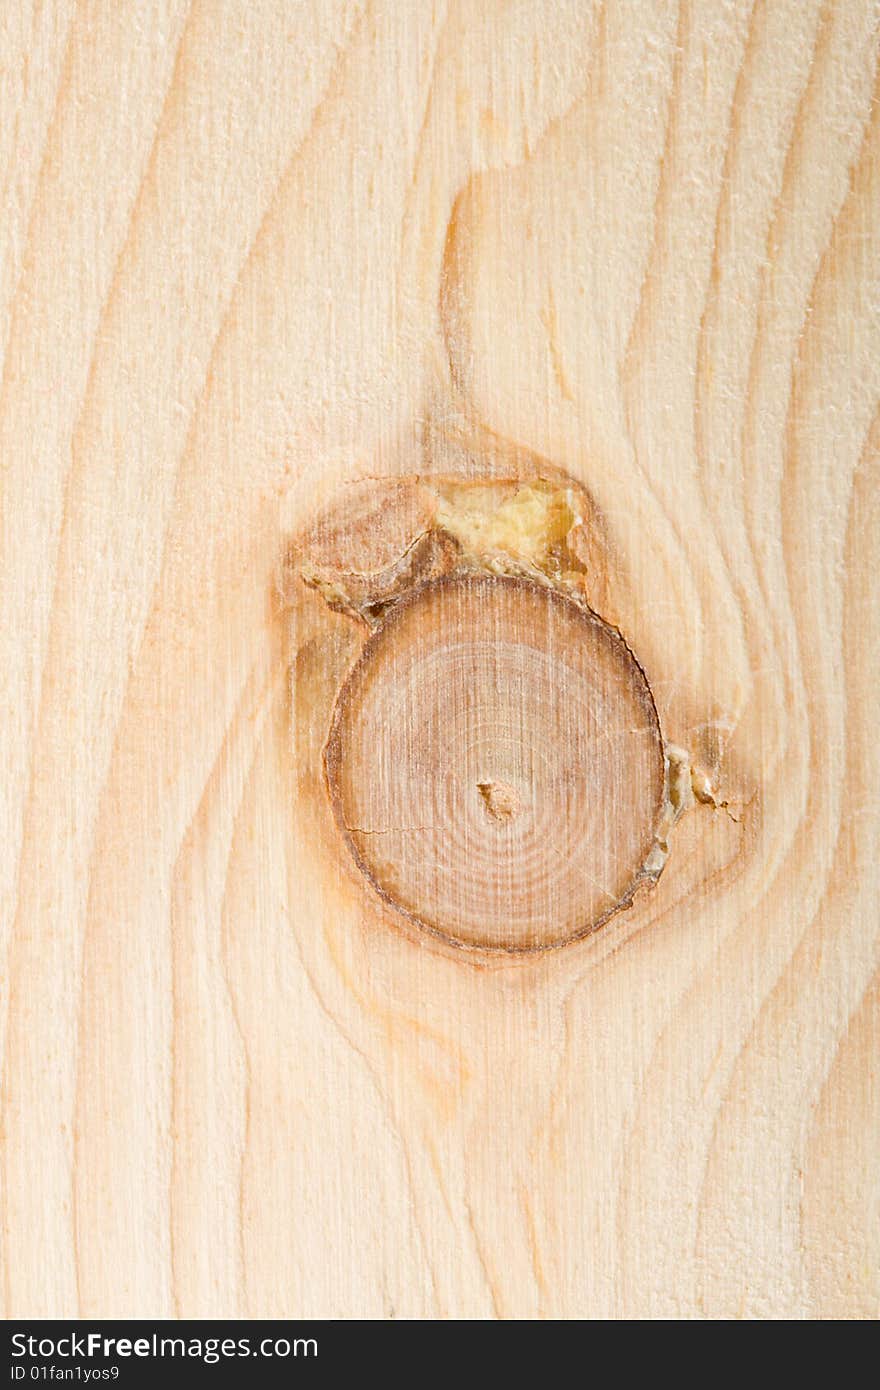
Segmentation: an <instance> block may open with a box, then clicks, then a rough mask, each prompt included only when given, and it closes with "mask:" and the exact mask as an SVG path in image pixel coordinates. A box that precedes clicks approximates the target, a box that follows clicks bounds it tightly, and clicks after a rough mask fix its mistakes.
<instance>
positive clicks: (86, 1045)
mask: <svg viewBox="0 0 880 1390" xmlns="http://www.w3.org/2000/svg"><path fill="white" fill-rule="evenodd" d="M878 22H880V9H878V5H877V3H875V0H754V3H750V0H680V3H675V0H605V2H604V3H602V0H556V2H555V3H550V0H546V3H544V0H529V2H528V3H527V2H526V0H522V2H521V3H478V0H459V3H456V2H455V0H449V3H442V2H441V0H436V3H433V2H432V0H399V2H393V0H377V2H376V3H369V2H368V0H364V2H363V3H361V2H360V0H248V3H245V0H79V2H78V3H77V2H76V0H46V3H39V2H38V0H7V3H5V4H4V5H3V6H2V8H0V184H2V190H3V192H2V204H0V206H2V216H0V352H2V384H0V466H2V498H0V501H2V512H0V545H2V557H0V672H2V678H0V680H2V684H0V709H2V725H3V745H2V747H3V762H2V777H0V807H2V814H0V845H2V852H0V902H2V909H0V913H2V932H3V935H2V948H0V949H2V955H0V971H2V1012H0V1038H2V1044H3V1058H2V1076H0V1136H2V1161H0V1234H2V1257H0V1259H2V1285H0V1287H2V1292H3V1305H4V1311H5V1313H6V1315H7V1316H11V1317H23V1316H28V1317H37V1316H42V1317H45V1316H76V1315H79V1316H81V1317H87V1318H97V1317H104V1318H106V1317H111V1316H117V1317H124V1316H142V1317H157V1316H165V1317H176V1316H207V1317H226V1316H241V1317H273V1316H310V1315H323V1316H328V1317H338V1318H361V1317H371V1318H392V1317H397V1318H462V1317H464V1318H494V1317H504V1318H507V1317H513V1318H535V1317H552V1318H622V1319H637V1318H698V1319H704V1318H705V1319H717V1318H722V1319H727V1318H762V1319H799V1318H823V1319H832V1318H833V1319H837V1318H847V1319H849V1318H853V1319H864V1318H873V1317H876V1315H877V1313H878V1311H880V1188H878V1162H877V1158H878V1140H880V1077H878V1060H877V1058H878V1038H880V1019H878V1005H880V988H878V981H880V976H878V907H877V904H878V897H880V893H878V890H880V883H878V862H880V860H878V833H877V832H878V820H880V800H878V786H880V745H878V740H877V714H878V708H877V704H878V702H877V691H878V680H880V655H878V653H880V643H878V598H877V574H878V567H880V530H878V526H880V498H878V458H880V416H878V397H880V101H878V77H877V63H878ZM423 475H424V476H441V475H442V476H444V477H460V478H467V479H470V480H475V479H479V478H481V477H493V478H500V477H511V478H521V477H524V476H530V477H532V476H539V477H548V478H549V477H557V476H563V475H564V476H565V477H568V478H570V479H572V480H574V481H575V482H576V483H577V484H578V485H579V486H580V487H581V488H582V489H583V490H584V493H585V495H588V497H589V499H590V508H591V516H590V525H589V527H588V533H587V535H586V539H585V542H584V544H585V547H586V550H585V556H586V558H585V560H584V564H585V567H586V571H587V572H588V573H589V588H588V599H589V603H590V605H591V606H592V607H593V608H595V610H596V611H597V612H598V613H599V614H601V616H602V617H603V619H604V620H605V621H606V622H607V623H609V624H610V625H611V626H613V627H614V628H616V629H618V630H619V631H620V633H621V634H622V635H623V637H624V638H625V640H626V642H627V644H628V645H629V647H630V648H631V650H632V652H633V653H634V654H635V657H636V658H637V659H638V662H639V663H640V665H641V667H642V669H643V670H644V672H645V675H646V678H647V680H648V682H649V685H650V689H651V691H652V694H653V699H654V701H655V703H656V708H657V712H658V716H659V720H660V726H661V728H662V732H663V738H664V740H666V743H667V746H668V750H672V749H680V750H683V752H682V755H681V757H682V761H681V766H682V767H683V768H685V770H686V772H687V773H688V775H689V776H691V768H692V769H693V773H692V778H693V781H692V786H693V791H694V795H693V796H692V797H689V800H691V801H693V804H692V805H689V807H688V809H687V810H686V811H685V813H684V814H683V815H682V816H681V819H680V821H679V823H678V824H677V825H676V826H675V828H674V829H673V830H671V832H670V836H669V857H668V861H667V863H666V865H665V869H664V871H663V873H662V875H661V876H660V878H659V881H658V882H657V884H656V886H655V887H654V888H652V889H650V890H649V891H646V892H645V893H643V894H639V895H638V896H637V898H636V900H635V902H634V904H633V906H632V907H631V908H630V909H629V911H627V912H624V913H620V914H617V915H616V916H614V917H612V918H611V919H610V920H609V921H608V922H607V923H606V924H605V925H604V926H603V927H601V928H600V929H599V930H598V931H596V932H595V933H593V934H592V935H590V936H589V937H588V938H586V939H585V940H583V941H580V942H577V943H575V944H572V945H569V946H567V947H565V948H564V949H561V950H556V951H552V952H549V953H543V954H539V955H534V956H528V955H517V954H515V953H514V954H513V955H511V956H509V957H507V958H498V957H497V956H496V957H492V956H481V955H480V954H479V953H478V952H477V953H473V952H464V951H462V950H461V949H460V948H455V947H454V946H452V945H450V944H449V943H443V942H440V941H437V940H435V939H432V938H431V937H430V936H429V935H428V934H426V933H425V932H423V931H419V929H418V928H416V927H412V924H410V925H409V926H408V925H407V924H406V923H405V922H404V920H403V918H402V916H401V914H399V913H397V912H395V911H394V910H393V909H391V908H389V905H388V904H387V903H385V902H383V901H382V900H381V899H380V898H379V897H378V895H376V894H375V893H374V892H373V891H372V890H371V888H370V886H369V884H368V883H367V882H366V881H365V879H364V877H363V875H361V874H360V873H359V872H358V870H357V866H356V864H355V863H354V861H353V859H352V856H351V854H350V852H349V850H348V848H347V846H346V845H345V844H344V842H343V839H342V837H341V836H340V835H339V833H338V827H337V825H336V823H335V821H334V817H333V814H332V808H331V806H330V800H329V797H328V788H327V785H326V781H325V778H324V775H323V761H322V760H323V756H324V745H325V742H326V739H327V734H328V730H329V728H330V720H331V717H332V710H333V707H334V702H335V699H336V696H337V694H338V691H339V689H340V686H341V685H342V684H343V682H344V680H345V678H346V674H347V672H348V671H349V670H350V669H351V667H352V665H353V664H354V662H355V661H356V660H357V657H358V653H359V652H360V650H361V649H362V646H363V642H364V640H365V629H364V625H363V624H362V623H361V624H359V623H358V622H357V621H356V620H354V619H353V618H352V617H351V616H350V615H349V614H347V613H345V612H342V611H337V610H334V609H333V608H332V607H331V606H330V605H328V603H327V602H326V600H325V597H322V595H321V593H320V592H319V591H318V590H316V589H315V588H309V587H308V586H307V585H306V584H305V583H304V580H303V572H302V569H301V568H300V569H297V565H298V564H299V563H300V561H299V558H298V557H299V556H300V550H299V549H298V546H300V548H301V538H302V536H303V535H307V533H308V528H309V526H310V525H311V524H312V519H313V518H314V517H315V516H317V515H319V514H320V513H321V509H322V508H323V509H325V510H326V509H327V508H330V509H332V510H333V512H334V515H340V516H341V517H342V518H343V523H342V532H343V533H345V529H346V523H345V517H346V515H347V511H346V508H347V506H348V502H349V500H351V502H352V513H351V515H352V518H354V512H355V511H356V506H354V503H355V500H356V497H357V495H358V494H357V485H358V484H359V483H360V482H361V481H362V480H365V479H383V478H402V477H420V476H423ZM351 524H352V526H354V524H355V522H354V519H352V523H351ZM298 538H299V539H298ZM610 814H613V811H612V812H610ZM411 928H412V929H411Z"/></svg>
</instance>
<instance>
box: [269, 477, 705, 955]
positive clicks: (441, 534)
mask: <svg viewBox="0 0 880 1390" xmlns="http://www.w3.org/2000/svg"><path fill="white" fill-rule="evenodd" d="M588 507H589V502H588V499H587V498H586V495H585V494H583V493H582V492H581V490H580V489H579V488H578V487H577V486H576V484H574V483H573V482H572V483H570V484H568V483H565V482H562V483H560V482H559V481H558V480H556V479H550V478H543V477H536V478H530V479H528V480H522V479H497V478H495V479H490V480H485V481H477V482H471V481H462V480H461V479H436V478H434V479H430V480H427V479H421V478H412V479H395V480H371V481H369V482H367V483H362V484H359V485H356V486H355V487H353V488H349V489H347V490H346V492H345V494H344V495H343V496H342V497H341V498H340V499H338V500H337V501H336V502H335V503H334V504H332V505H331V507H330V508H328V509H327V510H326V511H325V513H324V514H323V515H322V516H321V517H319V518H318V520H317V521H315V522H314V523H313V524H312V525H311V526H310V527H309V528H308V530H307V531H305V532H304V533H303V534H302V535H301V537H300V538H299V541H298V543H297V546H296V566H297V572H298V574H299V577H300V578H301V579H302V580H303V581H304V582H305V583H306V584H307V585H309V586H310V587H312V588H314V589H316V590H317V591H318V592H319V593H320V594H321V596H322V597H323V599H324V600H325V601H326V603H327V604H328V605H329V606H330V607H331V608H333V609H336V610H338V611H340V612H343V613H345V614H347V615H348V616H349V617H350V618H351V619H353V620H354V621H357V622H358V623H360V624H363V625H364V630H365V637H366V640H365V643H364V646H363V648H362V650H361V652H360V655H359V657H358V659H357V660H356V662H355V665H354V667H353V668H352V669H351V671H350V672H349V674H348V676H347V677H346V679H345V681H344V682H343V684H342V687H341V688H340V690H339V692H338V694H337V697H336V701H335V705H334V708H333V711H332V715H331V721H330V731H329V735H328V739H327V743H326V746H325V751H324V768H325V777H326V787H327V792H328V795H329V798H330V802H331V804H332V808H333V813H334V816H335V818H336V823H337V826H338V828H339V831H340V834H341V836H342V838H343V840H344V841H345V843H346V844H347V847H348V849H349V851H350V853H351V854H352V856H353V858H354V861H355V863H356V864H357V866H358V868H359V869H360V871H361V873H362V874H363V875H364V877H365V879H366V880H368V882H369V883H370V884H371V886H372V887H373V889H374V890H375V891H377V892H378V893H379V894H380V895H381V897H382V898H383V899H384V900H385V902H386V903H387V904H388V905H390V906H391V907H393V908H394V909H396V911H398V912H400V913H403V914H404V915H405V916H406V917H407V918H409V919H410V920H412V921H413V922H415V923H417V924H418V925H419V926H421V927H423V928H424V929H425V930H427V931H428V932H431V933H433V934H435V935H438V936H440V937H443V938H444V939H446V940H447V941H450V942H453V943H455V944H456V945H459V946H462V947H466V948H470V949H477V950H485V951H496V952H497V951H503V952H513V953H519V952H534V951H541V950H547V949H550V948H553V947H557V946H561V945H563V944H565V943H566V942H569V941H572V940H575V939H577V938H579V937H582V936H585V935H586V934H588V933H589V932H591V931H593V930H595V929H596V928H597V927H599V926H601V925H602V924H603V923H604V922H606V921H607V920H608V919H609V918H610V917H611V916H612V915H613V914H614V913H616V912H617V911H619V910H620V909H621V908H624V907H626V906H629V905H630V904H631V902H632V900H633V898H634V896H635V894H636V893H637V892H638V891H639V890H640V889H642V888H644V887H647V886H650V885H651V884H653V883H654V882H656V880H657V878H658V877H659V875H660V873H661V872H662V869H663V866H664V864H665V862H666V857H667V854H668V844H667V839H668V834H669V831H670V829H671V827H672V825H673V824H674V823H675V821H676V820H677V819H678V817H679V816H680V815H681V814H682V812H683V811H684V810H685V809H686V808H687V806H688V805H689V804H691V803H692V800H693V794H692V792H691V789H690V776H691V769H690V764H689V760H688V759H687V756H686V754H684V753H683V752H682V751H681V750H678V749H675V748H673V747H672V746H671V745H670V746H667V745H664V741H663V737H662V734H661V730H660V725H659V721H658V717H657V712H656V708H655V705H654V700H653V697H652V694H651V691H650V687H649V685H648V682H647V679H646V677H645V674H644V672H643V671H642V669H641V667H640V665H639V663H638V661H637V659H636V657H635V656H634V654H633V653H632V652H631V651H630V649H629V647H628V646H627V644H626V642H625V640H624V638H623V637H622V636H621V634H620V633H619V632H618V631H617V630H616V629H615V628H613V627H611V626H610V625H609V624H608V623H606V622H605V621H604V620H603V619H602V618H601V617H600V616H599V615H598V614H597V613H595V612H594V611H593V609H592V608H591V607H590V604H589V602H588V594H589V591H590V586H591V579H592V576H591V573H590V563H589V560H590V546H589V543H588V537H587V535H586V527H585V524H584V523H585V518H586V516H587V514H588Z"/></svg>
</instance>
